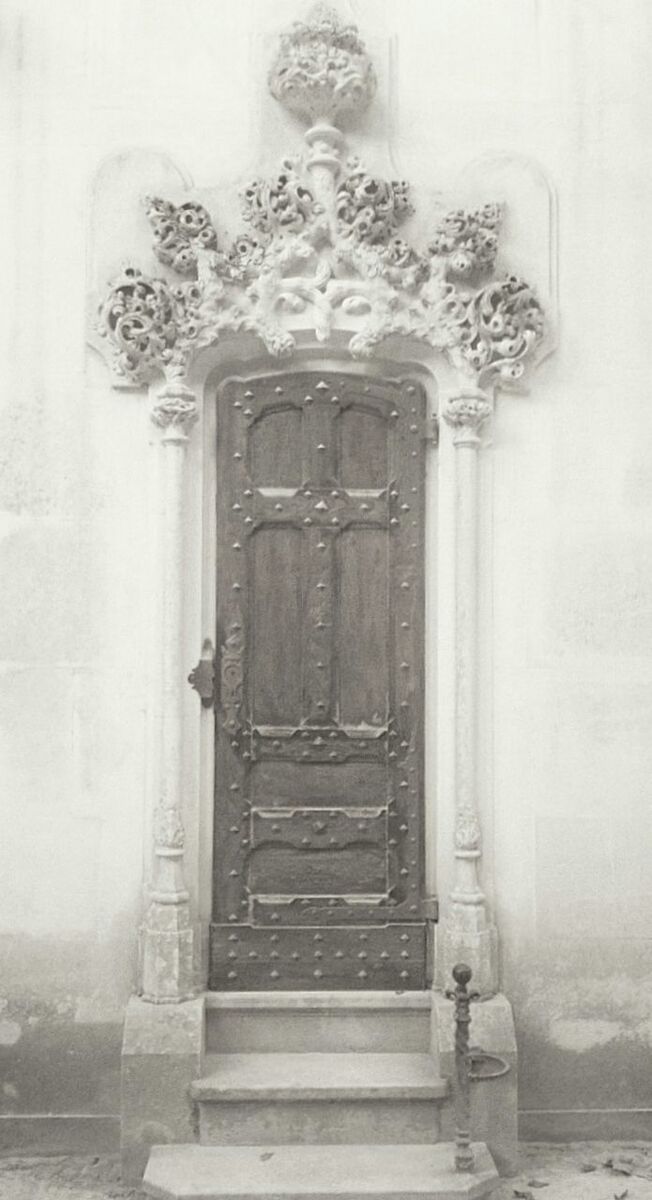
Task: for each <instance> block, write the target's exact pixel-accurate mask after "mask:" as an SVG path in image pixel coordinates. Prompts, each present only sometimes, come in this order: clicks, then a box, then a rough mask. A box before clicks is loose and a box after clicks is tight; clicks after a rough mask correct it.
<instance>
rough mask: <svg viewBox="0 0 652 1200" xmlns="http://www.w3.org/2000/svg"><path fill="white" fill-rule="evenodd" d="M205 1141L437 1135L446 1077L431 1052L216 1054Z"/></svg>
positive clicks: (199, 1087) (206, 1090) (210, 1063)
mask: <svg viewBox="0 0 652 1200" xmlns="http://www.w3.org/2000/svg"><path fill="white" fill-rule="evenodd" d="M191 1094H192V1096H193V1098H194V1099H195V1100H196V1101H197V1102H198V1104H199V1135H200V1141H201V1143H202V1144H203V1145H220V1146H222V1145H254V1144H257V1143H261V1144H267V1143H270V1144H271V1143H273V1144H276V1145H282V1144H293V1143H301V1144H311V1143H314V1144H324V1143H329V1144H336V1143H338V1142H342V1143H349V1142H351V1143H354V1142H360V1143H363V1142H364V1143H365V1144H367V1143H374V1144H382V1143H383V1142H387V1141H391V1142H419V1143H434V1142H436V1141H438V1139H439V1137H440V1133H441V1128H440V1121H441V1106H442V1101H443V1100H444V1099H445V1098H446V1096H447V1095H448V1083H447V1081H446V1080H445V1079H442V1078H441V1077H440V1076H439V1074H438V1071H437V1067H436V1063H435V1062H434V1060H433V1059H432V1058H431V1056H430V1055H429V1054H373V1053H365V1054H346V1053H342V1054H270V1053H263V1054H210V1055H208V1056H207V1058H206V1067H205V1074H204V1077H203V1078H202V1079H198V1080H196V1081H195V1083H193V1084H192V1087H191Z"/></svg>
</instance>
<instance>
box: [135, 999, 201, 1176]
mask: <svg viewBox="0 0 652 1200" xmlns="http://www.w3.org/2000/svg"><path fill="white" fill-rule="evenodd" d="M204 1028H205V1022H204V998H203V996H200V997H198V998H196V999H195V1000H189V1001H186V1002H185V1003H184V1004H149V1003H147V1001H145V1000H141V999H140V997H138V996H133V997H132V998H131V1000H130V1001H129V1004H128V1005H127V1012H126V1015H125V1026H124V1035H123V1041H122V1102H121V1120H120V1142H121V1153H122V1175H123V1179H124V1180H125V1182H127V1183H132V1184H140V1181H141V1179H142V1176H143V1172H144V1170H145V1166H146V1164H147V1159H148V1157H149V1151H150V1147H151V1146H153V1145H159V1144H161V1143H177V1142H183V1143H186V1142H194V1141H196V1140H197V1130H196V1126H195V1116H194V1110H193V1105H192V1101H191V1100H190V1096H189V1094H188V1089H189V1086H190V1084H191V1083H192V1082H193V1080H194V1079H198V1078H199V1076H200V1075H201V1073H202V1067H203V1058H204Z"/></svg>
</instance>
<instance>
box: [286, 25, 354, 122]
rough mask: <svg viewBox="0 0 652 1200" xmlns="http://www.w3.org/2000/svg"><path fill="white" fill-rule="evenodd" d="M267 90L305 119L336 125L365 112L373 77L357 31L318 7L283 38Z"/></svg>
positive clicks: (352, 26)
mask: <svg viewBox="0 0 652 1200" xmlns="http://www.w3.org/2000/svg"><path fill="white" fill-rule="evenodd" d="M269 88H270V91H271V93H272V95H273V96H274V98H275V99H276V100H278V101H280V103H281V104H283V105H284V106H285V108H287V109H289V111H290V112H292V113H295V115H296V116H298V117H301V118H302V119H303V120H305V121H310V122H315V121H328V122H333V123H335V124H338V123H340V122H341V121H342V120H343V119H344V118H347V117H350V116H352V115H354V114H356V113H360V112H363V111H364V110H365V108H367V107H368V105H369V103H370V102H371V99H372V97H373V95H374V93H375V91H376V76H375V72H374V69H373V65H372V63H371V59H370V58H369V55H368V54H367V51H366V50H365V47H364V43H363V42H362V40H361V38H360V35H359V32H358V29H357V28H356V26H355V25H344V24H342V22H341V21H340V19H339V17H338V15H337V13H336V12H335V11H334V10H333V9H331V8H328V7H326V6H325V5H322V4H319V5H317V6H316V7H315V8H314V9H313V10H312V13H311V14H310V16H309V18H308V20H307V21H295V23H294V25H293V27H292V29H291V30H290V32H289V33H287V34H285V35H284V36H283V37H282V38H281V47H280V50H279V53H278V56H277V58H276V61H275V62H274V64H273V66H272V68H271V71H270V73H269Z"/></svg>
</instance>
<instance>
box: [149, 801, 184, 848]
mask: <svg viewBox="0 0 652 1200" xmlns="http://www.w3.org/2000/svg"><path fill="white" fill-rule="evenodd" d="M185 842H186V835H185V832H184V828H183V821H182V820H181V813H180V812H179V809H178V808H165V807H164V806H163V805H162V804H159V806H158V807H157V809H156V810H155V813H154V845H155V846H156V849H157V850H159V851H161V850H163V851H166V850H167V851H182V850H183V848H184V846H185Z"/></svg>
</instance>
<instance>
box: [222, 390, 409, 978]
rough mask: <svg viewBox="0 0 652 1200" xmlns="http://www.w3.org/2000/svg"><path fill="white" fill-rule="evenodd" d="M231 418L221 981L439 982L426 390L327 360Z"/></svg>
mask: <svg viewBox="0 0 652 1200" xmlns="http://www.w3.org/2000/svg"><path fill="white" fill-rule="evenodd" d="M218 412H219V419H218V425H219V428H218V497H217V530H218V588H217V594H218V645H219V646H220V660H221V662H220V696H219V702H218V706H217V709H216V797H215V856H214V862H215V877H214V913H213V924H212V927H211V975H210V983H211V986H212V987H216V988H221V989H224V988H233V989H238V990H239V989H243V988H246V989H268V988H285V989H287V988H356V987H364V988H374V987H378V988H419V987H423V986H424V985H425V945H426V939H425V924H424V921H423V919H422V911H421V899H422V887H423V794H422V771H423V727H422V723H423V668H422V663H423V520H424V508H423V504H424V432H425V430H424V422H425V396H424V394H423V391H422V389H421V388H420V386H418V385H417V384H415V383H413V382H411V381H404V382H399V381H393V380H371V381H370V380H365V379H362V378H360V377H359V376H356V375H353V374H344V373H340V372H338V373H336V374H326V375H321V374H318V373H316V372H313V371H305V372H301V373H292V374H287V375H283V376H282V375H273V376H269V377H263V378H261V377H256V378H255V379H250V380H233V381H229V383H228V384H226V385H225V386H224V387H223V389H222V390H221V395H220V399H219V409H218Z"/></svg>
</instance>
